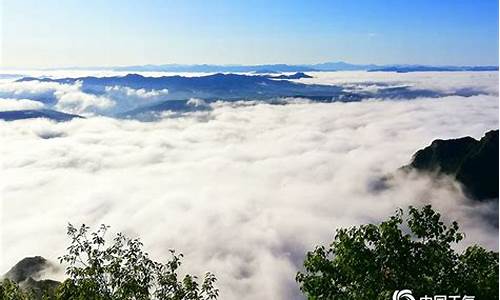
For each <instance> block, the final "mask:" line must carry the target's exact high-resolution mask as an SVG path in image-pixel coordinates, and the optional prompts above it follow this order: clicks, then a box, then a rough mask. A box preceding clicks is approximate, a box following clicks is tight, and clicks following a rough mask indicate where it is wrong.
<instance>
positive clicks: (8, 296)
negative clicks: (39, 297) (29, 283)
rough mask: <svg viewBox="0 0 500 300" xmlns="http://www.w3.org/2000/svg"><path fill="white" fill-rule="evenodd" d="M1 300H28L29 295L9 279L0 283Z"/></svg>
mask: <svg viewBox="0 0 500 300" xmlns="http://www.w3.org/2000/svg"><path fill="white" fill-rule="evenodd" d="M0 299H1V300H29V299H30V295H28V293H26V292H24V291H23V290H21V289H20V288H19V286H18V285H17V284H16V283H15V282H13V281H12V280H9V279H4V280H2V281H0Z"/></svg>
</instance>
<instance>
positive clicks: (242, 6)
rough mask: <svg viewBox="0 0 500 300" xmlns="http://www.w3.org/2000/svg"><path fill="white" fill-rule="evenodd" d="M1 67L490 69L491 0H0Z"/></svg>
mask: <svg viewBox="0 0 500 300" xmlns="http://www.w3.org/2000/svg"><path fill="white" fill-rule="evenodd" d="M0 5H1V10H2V14H1V16H2V17H1V38H2V39H1V47H0V51H1V56H0V57H1V65H2V67H4V68H6V67H64V66H113V65H135V64H164V63H181V64H199V63H214V64H263V63H290V64H302V63H304V64H305V63H318V62H325V61H340V60H342V61H347V62H352V63H377V64H392V63H410V64H413V63H418V64H439V65H443V64H451V65H486V64H495V65H496V64H498V1H496V0H481V1H477V0H469V1H464V0H439V1H436V0H411V1H410V0H408V1H405V0H385V1H379V0H372V1H368V0H365V1H363V0H357V1H348V0H345V1H342V0H338V1H333V0H332V1H326V0H323V1H315V0H308V1H306V0H304V1H293V0H288V1H277V0H276V1H265V0H251V1H234V0H233V1H226V0H214V1H204V0H193V1H188V0H185V1H181V0H179V1H165V0H163V1H160V0H144V1H124V0H121V1H118V0H108V1H101V0H85V1H83V0H81V1H75V0H67V1H52V0H45V1H37V0H3V1H2V2H1V4H0Z"/></svg>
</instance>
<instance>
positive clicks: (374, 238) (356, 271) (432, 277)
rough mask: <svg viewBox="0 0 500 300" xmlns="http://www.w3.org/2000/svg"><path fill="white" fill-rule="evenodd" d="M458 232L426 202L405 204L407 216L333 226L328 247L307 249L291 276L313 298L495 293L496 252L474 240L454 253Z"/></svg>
mask: <svg viewBox="0 0 500 300" xmlns="http://www.w3.org/2000/svg"><path fill="white" fill-rule="evenodd" d="M463 237H464V235H463V234H462V233H461V232H459V226H458V224H457V223H456V222H453V223H451V224H449V225H448V226H447V225H445V224H444V223H443V222H442V221H441V216H440V214H439V213H437V212H435V211H434V210H433V209H432V207H431V206H425V207H423V208H422V209H417V208H414V207H411V206H410V208H409V212H408V216H407V218H406V219H405V218H404V216H403V211H402V210H398V211H397V212H396V214H395V215H393V216H391V217H390V218H389V219H388V220H386V221H384V222H382V223H381V224H379V225H374V224H368V225H362V226H359V227H352V228H347V229H338V230H337V233H336V235H335V239H334V241H333V242H332V243H331V245H330V246H329V247H325V246H319V247H316V249H315V250H314V251H311V252H308V253H307V255H306V259H305V262H304V271H303V272H299V273H297V276H296V280H297V282H298V284H299V286H300V289H301V290H302V291H303V292H304V293H305V295H306V296H307V298H308V299H317V300H319V299H346V300H347V299H353V300H364V299H366V300H374V299H391V296H392V293H393V292H394V291H395V290H401V289H410V290H412V291H413V295H415V296H424V295H442V294H444V295H462V296H463V295H474V296H475V297H476V299H498V253H495V252H492V251H487V250H485V249H483V248H481V247H480V246H477V245H474V246H470V247H469V248H467V249H466V250H465V251H464V252H463V253H461V254H459V253H457V251H455V250H454V248H453V247H452V246H453V245H454V244H456V243H458V242H459V241H460V240H462V239H463ZM417 299H418V298H417Z"/></svg>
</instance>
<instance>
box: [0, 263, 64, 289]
mask: <svg viewBox="0 0 500 300" xmlns="http://www.w3.org/2000/svg"><path fill="white" fill-rule="evenodd" d="M54 268H55V266H54V265H52V264H51V263H50V262H49V261H47V260H46V259H45V258H43V257H41V256H33V257H26V258H23V259H22V260H21V261H19V262H18V263H17V264H15V265H14V266H13V267H12V268H11V269H10V270H9V271H8V272H7V273H5V275H4V276H3V277H4V278H7V279H10V280H12V281H13V282H15V283H17V284H19V286H20V287H21V288H22V289H23V290H25V291H30V292H32V293H33V294H34V296H35V297H34V298H35V299H42V296H43V295H44V294H47V293H53V292H54V290H55V289H56V288H57V287H58V286H59V284H60V282H59V281H55V280H50V279H39V278H40V277H41V276H42V273H43V272H44V271H47V270H50V269H54Z"/></svg>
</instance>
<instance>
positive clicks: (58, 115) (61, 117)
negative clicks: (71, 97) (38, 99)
mask: <svg viewBox="0 0 500 300" xmlns="http://www.w3.org/2000/svg"><path fill="white" fill-rule="evenodd" d="M34 118H45V119H50V120H54V121H58V122H61V121H70V120H72V119H74V118H83V117H81V116H78V115H72V114H67V113H63V112H59V111H55V110H50V109H39V110H34V109H27V110H11V111H0V120H4V121H15V120H23V119H34Z"/></svg>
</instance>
